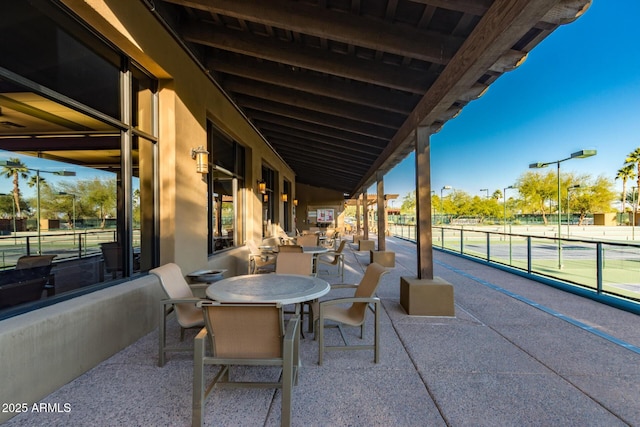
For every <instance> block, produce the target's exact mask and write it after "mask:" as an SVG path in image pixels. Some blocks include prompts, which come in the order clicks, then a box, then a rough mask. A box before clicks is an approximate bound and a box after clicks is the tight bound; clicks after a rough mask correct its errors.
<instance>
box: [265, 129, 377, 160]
mask: <svg viewBox="0 0 640 427" xmlns="http://www.w3.org/2000/svg"><path fill="white" fill-rule="evenodd" d="M260 130H261V131H262V133H263V134H264V135H265V136H269V137H271V138H274V139H277V140H279V141H284V142H288V143H291V144H294V145H297V146H299V147H307V146H308V145H309V144H310V143H313V149H318V150H324V152H326V153H332V154H335V153H340V154H339V155H338V156H340V155H344V156H347V157H350V158H352V159H354V160H355V159H365V160H367V161H370V162H371V161H374V160H375V159H376V157H377V156H378V154H379V153H380V152H381V151H382V150H376V149H373V148H371V150H370V151H368V152H367V151H366V150H361V149H354V148H352V147H349V146H346V145H345V144H340V143H336V142H335V141H319V140H317V139H314V138H307V137H304V136H301V135H299V134H296V133H290V132H287V131H286V129H284V130H282V129H280V130H273V129H270V128H269V127H262V128H261V129H260ZM336 149H337V150H336ZM338 158H339V157H338Z"/></svg>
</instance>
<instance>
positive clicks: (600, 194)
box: [567, 176, 616, 225]
mask: <svg viewBox="0 0 640 427" xmlns="http://www.w3.org/2000/svg"><path fill="white" fill-rule="evenodd" d="M614 200H616V192H615V190H614V186H613V182H611V180H609V179H608V178H606V177H604V176H599V177H598V178H596V179H595V181H593V183H591V182H590V179H588V178H587V179H585V180H584V181H582V182H581V183H580V188H579V191H576V194H575V197H573V198H570V200H569V206H568V207H567V208H568V209H570V210H571V212H577V213H579V214H580V220H579V225H582V223H583V221H584V219H585V217H586V216H587V214H589V213H606V212H611V210H612V208H611V204H612V202H613V201H614Z"/></svg>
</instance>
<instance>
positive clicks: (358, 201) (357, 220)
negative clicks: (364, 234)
mask: <svg viewBox="0 0 640 427" xmlns="http://www.w3.org/2000/svg"><path fill="white" fill-rule="evenodd" d="M360 227H361V225H360V196H358V197H356V233H355V234H356V236H359V235H360Z"/></svg>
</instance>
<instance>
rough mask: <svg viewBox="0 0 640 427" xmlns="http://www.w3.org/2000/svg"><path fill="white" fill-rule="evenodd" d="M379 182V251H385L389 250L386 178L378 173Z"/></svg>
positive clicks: (377, 189)
mask: <svg viewBox="0 0 640 427" xmlns="http://www.w3.org/2000/svg"><path fill="white" fill-rule="evenodd" d="M376 180H377V184H378V185H377V187H376V191H377V203H378V206H377V208H378V250H379V251H384V250H386V249H387V242H386V232H387V230H386V229H385V224H386V223H387V209H386V207H385V200H384V176H383V174H382V172H377V173H376Z"/></svg>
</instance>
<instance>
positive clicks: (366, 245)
mask: <svg viewBox="0 0 640 427" xmlns="http://www.w3.org/2000/svg"><path fill="white" fill-rule="evenodd" d="M358 245H359V246H358V250H359V251H373V250H375V249H376V242H375V240H359V241H358Z"/></svg>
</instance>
